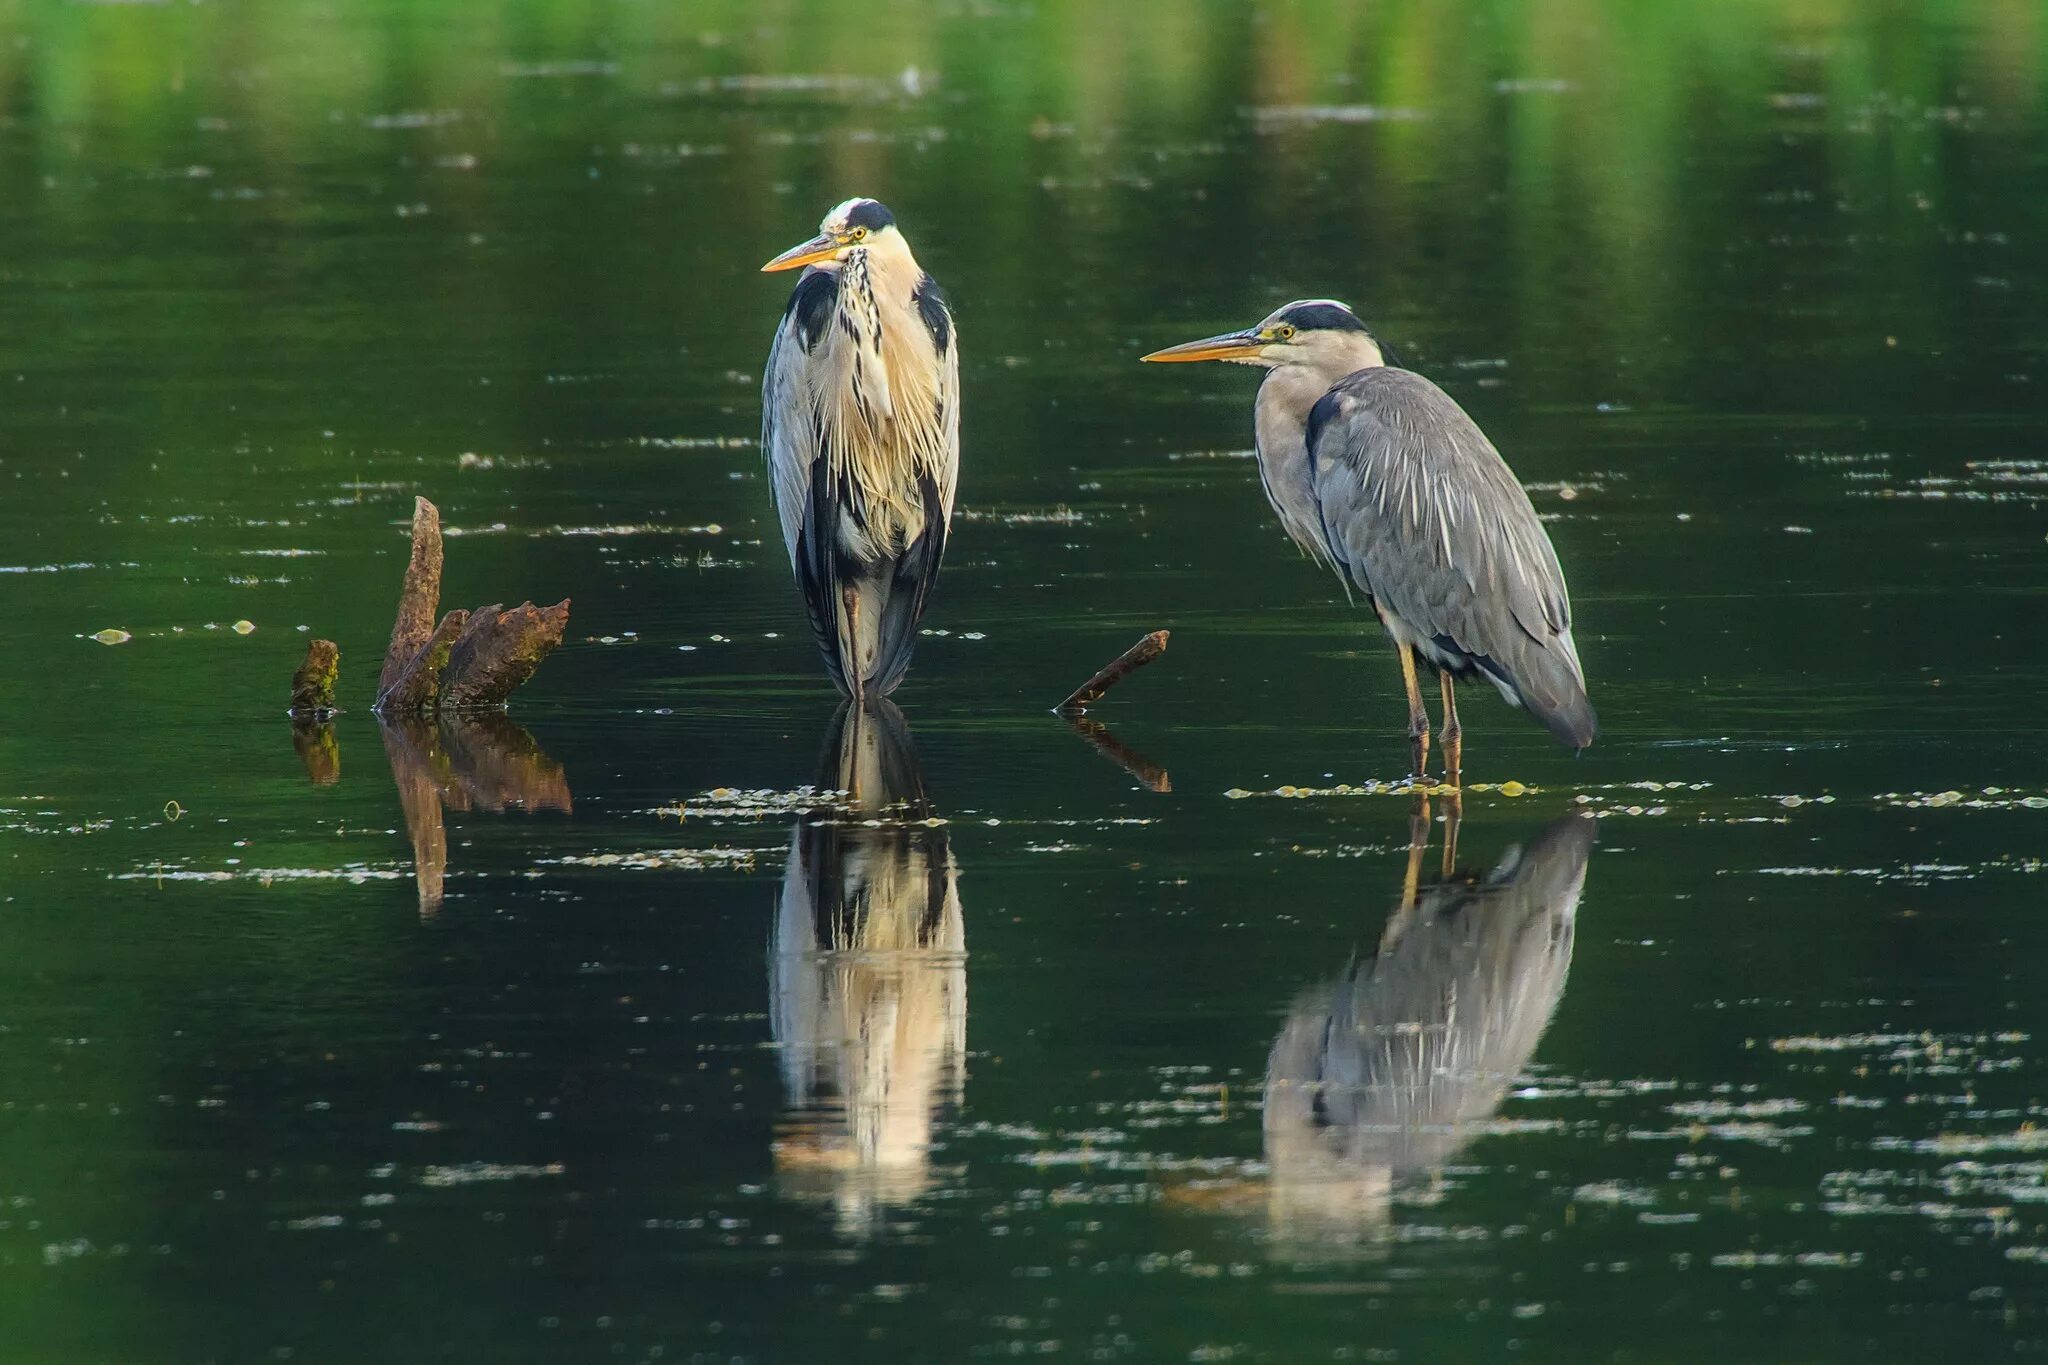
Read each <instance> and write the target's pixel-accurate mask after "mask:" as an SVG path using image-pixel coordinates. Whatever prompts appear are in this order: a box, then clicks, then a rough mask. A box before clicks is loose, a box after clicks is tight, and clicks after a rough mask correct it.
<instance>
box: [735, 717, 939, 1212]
mask: <svg viewBox="0 0 2048 1365" xmlns="http://www.w3.org/2000/svg"><path fill="white" fill-rule="evenodd" d="M818 785H819V786H820V787H821V788H824V789H828V790H834V791H839V792H843V793H844V796H843V800H842V803H841V804H836V805H823V806H820V807H819V808H817V809H814V810H812V811H810V812H808V813H807V814H805V815H804V816H803V817H802V819H800V820H799V821H798V822H797V827H796V829H795V831H794V832H793V833H792V834H791V836H790V843H789V861H788V863H787V864H786V866H785V868H784V871H783V879H782V892H781V896H780V898H779V902H778V905H777V913H776V917H775V927H774V929H773V931H772V937H771V941H770V945H769V963H770V983H771V984H770V1001H769V1017H770V1020H771V1027H772V1029H773V1031H774V1035H775V1041H776V1043H777V1044H778V1045H779V1047H780V1050H781V1052H780V1055H781V1063H782V1076H783V1086H784V1089H785V1091H786V1092H787V1094H788V1099H789V1106H790V1110H791V1113H790V1116H789V1119H788V1121H787V1122H786V1123H785V1124H784V1125H783V1127H782V1130H781V1132H780V1134H779V1135H778V1137H777V1140H776V1145H775V1163H776V1168H777V1170H778V1172H779V1178H780V1179H781V1181H782V1182H783V1183H784V1184H785V1185H786V1186H789V1187H791V1188H792V1189H793V1190H795V1191H798V1192H803V1191H815V1192H817V1193H818V1194H820V1195H821V1196H823V1197H825V1198H828V1199H830V1200H831V1201H832V1203H833V1204H834V1205H835V1206H836V1207H837V1209H838V1212H839V1217H840V1220H841V1223H842V1225H843V1226H845V1227H846V1229H847V1230H848V1231H849V1232H856V1233H866V1232H869V1231H872V1230H873V1228H874V1225H875V1223H876V1221H877V1218H878V1215H879V1213H880V1211H881V1210H882V1209H883V1208H885V1207H888V1206H890V1205H894V1204H900V1203H903V1202H905V1201H907V1200H909V1199H913V1198H915V1197H917V1196H918V1195H920V1194H922V1193H923V1192H924V1190H925V1189H926V1188H927V1187H928V1186H929V1184H930V1182H931V1171H930V1162H931V1148H932V1136H933V1127H934V1124H935V1121H936V1120H937V1118H938V1116H939V1115H940V1114H941V1113H942V1112H943V1111H944V1110H945V1109H947V1108H949V1107H951V1106H953V1105H956V1104H958V1103H959V1101H960V1098H961V1091H962V1088H963V1086H964V1084H965V1078H966V1067H967V942H966V930H965V923H964V917H963V913H962V910H961V905H960V890H959V867H958V865H957V864H956V863H955V862H954V859H953V850H952V844H951V841H950V840H949V839H948V837H947V829H946V825H945V822H944V821H943V820H940V819H938V818H936V816H935V815H934V813H933V809H932V803H931V800H930V798H929V797H928V796H927V795H926V793H925V785H924V771H923V769H922V767H921V766H920V765H919V763H918V758H917V750H916V748H915V746H914V745H913V744H912V742H911V738H910V731H909V727H908V726H907V725H906V724H905V722H904V719H903V713H902V712H900V711H898V710H897V709H896V707H895V706H894V705H893V704H892V703H890V702H889V701H887V700H886V699H883V698H879V697H876V698H870V699H869V700H868V701H867V702H865V703H855V702H845V703H842V704H841V705H840V708H839V712H838V714H837V716H835V718H834V719H833V722H832V726H831V729H830V731H829V732H828V734H827V737H826V742H825V752H824V757H823V759H822V760H821V762H820V771H819V775H818Z"/></svg>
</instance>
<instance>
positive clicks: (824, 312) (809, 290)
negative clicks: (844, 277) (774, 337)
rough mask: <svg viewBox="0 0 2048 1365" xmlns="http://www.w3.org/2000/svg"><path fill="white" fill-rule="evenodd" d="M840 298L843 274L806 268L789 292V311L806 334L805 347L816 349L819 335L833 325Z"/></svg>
mask: <svg viewBox="0 0 2048 1365" xmlns="http://www.w3.org/2000/svg"><path fill="white" fill-rule="evenodd" d="M838 300H839V276H838V274H837V273H836V272H834V271H830V270H806V271H805V272H804V273H803V278H802V279H799V280H798V281H797V282H796V288H795V289H794V290H792V291H791V292H790V295H789V312H788V314H787V315H786V316H789V317H793V318H795V319H796V325H797V330H798V331H799V332H800V333H801V334H802V336H803V342H804V349H805V350H806V351H811V350H816V349H817V345H818V338H820V337H822V336H824V335H825V328H826V327H828V326H830V325H831V322H832V310H833V308H834V306H835V305H836V304H837V303H838Z"/></svg>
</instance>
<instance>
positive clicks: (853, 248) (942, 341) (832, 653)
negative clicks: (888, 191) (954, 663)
mask: <svg viewBox="0 0 2048 1365" xmlns="http://www.w3.org/2000/svg"><path fill="white" fill-rule="evenodd" d="M761 269H762V270H764V271H776V270H796V269H802V270H803V272H804V273H803V275H802V276H801V277H800V278H799V279H798V280H797V282H796V288H795V289H794V290H792V291H791V293H790V296H789V305H788V307H786V308H785V309H784V310H783V313H782V322H781V324H780V325H779V326H778V327H777V328H776V331H775V342H774V344H773V345H772V346H771V347H770V348H769V351H768V369H767V373H766V374H765V376H764V377H763V379H762V382H761V453H762V455H763V457H764V458H765V459H766V461H767V465H768V475H769V481H770V485H771V487H772V488H773V490H774V496H775V507H776V511H777V513H778V514H779V515H780V517H781V521H782V543H783V546H784V548H786V549H787V550H788V551H789V563H790V568H791V569H792V570H793V571H794V572H795V574H796V581H797V586H798V588H799V589H800V590H801V591H802V593H803V597H804V605H805V608H806V609H807V610H808V612H809V614H810V621H811V630H812V633H813V634H814V635H816V637H817V640H818V648H819V651H820V652H821V653H822V654H823V655H824V656H825V670H826V672H827V673H829V674H830V675H831V677H832V681H833V683H834V684H836V685H837V686H838V688H839V691H840V692H841V694H843V695H845V696H848V697H852V698H855V699H859V698H861V697H864V696H877V697H880V696H887V695H888V694H889V693H890V692H892V691H894V690H895V688H896V685H897V684H898V683H900V682H901V681H903V675H904V673H905V672H906V671H907V670H908V669H909V668H910V655H911V650H912V647H913V646H914V645H915V644H916V641H917V626H918V622H919V621H920V620H921V619H922V618H923V616H924V609H925V601H926V599H927V598H928V597H929V595H930V593H931V589H932V584H933V582H934V581H936V579H937V578H938V574H939V561H940V559H941V558H942V557H943V556H944V554H945V551H946V538H947V534H948V532H949V530H950V528H951V526H952V521H953V490H954V487H955V485H956V484H957V483H958V480H959V473H960V353H959V339H958V337H957V336H956V334H955V332H954V328H953V315H952V312H951V311H950V310H949V309H948V308H947V306H946V299H945V295H944V294H943V293H942V292H941V291H940V289H939V286H938V284H937V283H936V282H935V281H934V280H933V279H932V277H931V276H930V275H927V274H926V273H925V272H924V269H923V267H921V266H919V265H918V263H917V258H916V257H915V256H914V255H912V254H911V251H910V243H909V242H908V241H907V240H905V238H904V236H903V233H902V231H901V230H900V229H898V227H897V226H896V219H895V215H893V214H891V213H890V212H889V210H888V209H887V208H885V207H884V206H883V205H881V204H880V203H878V202H876V201H875V200H873V199H849V200H847V201H846V202H845V203H843V204H840V205H839V206H838V207H836V208H834V209H833V210H832V211H831V212H830V213H828V214H826V215H825V219H824V221H823V222H822V223H821V224H819V228H818V235H817V236H815V237H813V238H811V239H810V240H809V241H807V242H804V243H801V244H800V245H797V246H794V247H791V248H790V249H789V250H787V251H785V252H783V253H782V254H781V255H779V256H777V257H775V258H774V259H773V260H771V261H769V262H768V263H767V264H766V265H764V266H762V267H761Z"/></svg>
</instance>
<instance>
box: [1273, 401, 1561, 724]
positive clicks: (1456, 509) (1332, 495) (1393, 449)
mask: <svg viewBox="0 0 2048 1365" xmlns="http://www.w3.org/2000/svg"><path fill="white" fill-rule="evenodd" d="M1308 441H1309V460H1310V470H1311V474H1312V477H1313V478H1314V480H1315V486H1316V498H1317V502H1318V504H1319V506H1320V509H1321V511H1322V516H1323V522H1324V527H1325V530H1326V532H1327V534H1328V538H1329V544H1330V545H1331V547H1332V549H1333V550H1334V551H1335V552H1336V554H1337V556H1338V558H1339V559H1340V561H1341V562H1342V567H1343V568H1344V569H1345V570H1346V571H1347V572H1348V573H1349V574H1350V576H1351V578H1352V580H1353V581H1354V582H1355V583H1357V584H1358V586H1359V587H1361V588H1363V589H1364V590H1365V591H1366V592H1368V593H1370V594H1371V595H1372V597H1373V599H1374V600H1375V601H1376V602H1377V603H1378V604H1379V605H1380V606H1381V607H1382V608H1383V609H1384V610H1386V611H1388V612H1389V613H1391V614H1392V615H1395V616H1398V617H1399V618H1401V619H1402V620H1403V621H1404V622H1406V623H1407V624H1408V626H1409V627H1410V628H1412V629H1414V630H1416V631H1418V632H1420V633H1421V634H1422V635H1423V636H1424V637H1426V638H1430V639H1434V640H1438V641H1440V642H1442V643H1447V644H1450V645H1452V646H1454V647H1455V648H1456V649H1457V650H1458V651H1460V652H1462V653H1465V654H1469V655H1474V656H1486V657H1487V658H1489V659H1491V660H1494V661H1497V662H1499V663H1500V664H1502V665H1503V666H1507V665H1510V664H1511V661H1512V660H1513V659H1515V658H1517V657H1522V656H1525V655H1526V654H1527V651H1528V650H1530V649H1531V648H1534V649H1536V650H1538V651H1541V652H1543V653H1545V654H1549V655H1552V656H1553V657H1555V658H1557V659H1558V660H1559V662H1568V664H1569V671H1570V673H1571V675H1572V676H1573V677H1574V678H1575V679H1577V680H1578V683H1579V685H1580V686H1581V687H1583V686H1584V675H1583V672H1582V671H1581V669H1580V667H1579V660H1578V652H1577V650H1576V648H1575V647H1574V645H1573V643H1572V638H1571V602H1570V599H1569V598H1568V597H1567V595H1566V591H1565V582H1564V571H1563V570H1562V569H1561V568H1560V567H1559V566H1558V562H1557V552H1556V551H1555V550H1553V549H1552V548H1551V544H1550V537H1549V536H1548V535H1547V534H1546V533H1545V532H1544V530H1543V523H1542V522H1541V521H1539V520H1538V519H1537V517H1536V509H1535V508H1534V507H1532V506H1531V505H1530V503H1529V495H1528V494H1527V493H1525V492H1523V491H1522V486H1521V484H1520V483H1518V482H1516V480H1515V475H1514V471H1512V470H1510V469H1509V468H1508V466H1507V462H1506V461H1505V460H1503V459H1502V458H1501V457H1500V452H1499V451H1497V450H1495V449H1494V447H1493V443H1492V442H1491V441H1489V440H1487V439H1486V434H1485V433H1484V432H1482V431H1481V430H1480V429H1479V426H1478V424H1477V423H1475V422H1474V421H1473V420H1472V419H1471V418H1470V417H1469V416H1467V415H1466V413H1465V410H1464V409H1463V408H1461V407H1459V406H1458V404H1457V403H1456V402H1455V401H1454V400H1453V399H1452V398H1451V396H1450V395H1449V394H1447V393H1445V392H1444V391H1443V390H1442V389H1440V388H1438V387H1437V386H1436V385H1435V384H1432V383H1431V382H1430V381H1429V380H1427V379H1425V378H1423V377H1422V376H1421V375H1418V374H1415V373H1413V372H1411V371H1408V370H1397V369H1391V368H1378V369H1370V370H1360V371H1359V372H1358V373H1357V374H1354V375H1351V376H1350V377H1349V378H1347V379H1345V380H1343V381H1341V382H1340V383H1338V384H1337V385H1336V386H1335V387H1333V388H1332V389H1331V390H1330V391H1329V392H1328V393H1327V394H1325V395H1324V396H1323V397H1322V399H1321V400H1320V401H1318V402H1317V403H1316V405H1315V407H1314V409H1313V410H1312V411H1311V412H1310V414H1309V431H1308Z"/></svg>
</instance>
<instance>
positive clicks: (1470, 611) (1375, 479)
mask: <svg viewBox="0 0 2048 1365" xmlns="http://www.w3.org/2000/svg"><path fill="white" fill-rule="evenodd" d="M1144 358H1145V359H1146V360H1149V361H1190V360H1225V361H1233V362H1236V363H1238V364H1244V365H1257V366H1260V367H1262V368H1264V369H1265V371H1266V377H1265V380H1264V381H1263V382H1262V383H1261V384H1260V385H1259V397H1258V403H1257V407H1256V410H1255V416H1254V424H1255V431H1256V434H1257V445H1258V458H1259V476H1260V479H1261V481H1262V482H1263V483H1264V485H1265V489H1266V498H1267V500H1268V501H1270V502H1271V503H1272V504H1273V510H1274V512H1276V513H1277V514H1278V515H1279V517H1280V525H1281V527H1282V528H1283V529H1284V530H1285V531H1286V532H1287V534H1288V536H1289V537H1291V538H1292V539H1293V540H1294V542H1295V543H1296V544H1297V545H1299V546H1300V547H1301V548H1302V549H1303V550H1304V551H1306V552H1307V553H1308V555H1309V556H1310V557H1311V558H1312V559H1315V560H1318V561H1320V562H1322V563H1323V564H1326V565H1327V566H1329V567H1330V568H1331V569H1333V570H1335V571H1336V572H1337V574H1338V575H1339V576H1340V577H1341V578H1342V579H1343V580H1344V582H1345V585H1346V588H1347V591H1348V590H1350V589H1356V590H1357V591H1359V592H1362V593H1364V594H1365V597H1366V600H1367V602H1368V603H1369V604H1370V605H1371V606H1372V608H1373V610H1374V611H1375V612H1377V613H1378V615H1379V618H1380V622H1381V623H1382V624H1383V625H1384V626H1385V627H1386V631H1387V633H1388V634H1389V635H1390V636H1392V637H1393V641H1394V648H1395V650H1396V652H1397V653H1398V654H1399V656H1400V662H1401V680H1402V683H1403V685H1404V686H1405V687H1406V689H1407V692H1408V734H1409V739H1410V741H1411V743H1412V748H1413V757H1414V764H1415V775H1416V776H1417V777H1418V778H1421V777H1422V776H1423V774H1424V771H1425V769H1426V768H1427V766H1428V760H1429V713H1428V711H1427V709H1426V708H1425V707H1424V705H1423V700H1422V691H1421V688H1420V685H1419V683H1418V681H1417V674H1418V672H1419V671H1421V670H1422V669H1425V668H1430V669H1434V670H1436V672H1437V675H1438V679H1439V681H1440V683H1441V685H1442V695H1443V725H1442V730H1441V736H1442V740H1443V750H1444V766H1445V777H1446V780H1447V781H1448V782H1449V783H1450V784H1451V785H1453V786H1456V785H1457V784H1458V782H1459V780H1460V777H1461V772H1460V768H1461V766H1462V762H1463V731H1462V729H1461V727H1460V726H1459V724H1458V709H1457V702H1456V697H1455V695H1454V692H1453V689H1452V684H1453V682H1454V681H1456V680H1460V679H1468V678H1474V677H1478V678H1484V679H1485V680H1486V681H1488V682H1490V683H1492V684H1493V685H1494V687H1495V688H1496V689H1498V690H1499V692H1500V694H1501V695H1502V696H1503V697H1505V698H1506V699H1507V700H1508V701H1509V702H1510V703H1512V704H1514V705H1518V706H1526V707H1527V708H1528V709H1529V711H1530V713H1531V714H1532V715H1534V716H1535V717H1536V719H1538V720H1539V721H1541V722H1542V723H1543V724H1544V725H1545V726H1546V727H1547V728H1548V729H1549V730H1550V732H1551V733H1552V734H1553V735H1555V736H1556V737H1557V738H1558V739H1560V740H1562V741H1563V742H1564V743H1566V744H1568V745H1570V746H1571V747H1572V748H1574V749H1583V748H1585V747H1586V746H1587V745H1589V744H1591V743H1592V742H1593V738H1594V736H1595V735H1596V734H1597V733H1598V722H1597V720H1596V719H1595V717H1594V714H1593V707H1592V704H1591V702H1589V701H1588V700H1587V698H1586V675H1585V671H1584V669H1583V668H1582V667H1581V666H1580V664H1579V651H1578V647H1577V646H1576V645H1575V644H1574V643H1573V642H1572V608H1571V601H1570V599H1569V598H1568V597H1567V595H1566V592H1565V583H1564V571H1563V570H1562V569H1561V568H1560V567H1559V565H1558V562H1557V551H1556V550H1555V549H1553V548H1552V547H1551V544H1550V537H1549V535H1547V534H1546V533H1545V532H1544V529H1543V523H1542V522H1541V521H1539V520H1538V519H1537V516H1536V510H1535V508H1534V507H1532V506H1531V505H1530V503H1529V495H1528V494H1527V493H1525V492H1524V491H1523V490H1522V485H1521V484H1520V483H1519V482H1517V481H1516V479H1515V475H1514V471H1513V470H1511V469H1509V468H1508V465H1507V461H1505V460H1503V459H1502V458H1501V455H1500V452H1499V451H1498V450H1496V449H1494V446H1493V442H1491V441H1489V440H1488V439H1487V438H1486V433H1485V432H1483V431H1481V430H1480V429H1479V425H1478V424H1477V423H1476V422H1474V421H1473V420H1472V419H1471V417H1469V416H1468V415H1466V412H1465V410H1464V409H1463V408H1461V407H1459V406H1458V404H1457V402H1456V401H1455V400H1454V399H1452V397H1451V396H1450V395H1449V394H1447V393H1445V392H1444V391H1443V390H1442V389H1440V388H1438V387H1437V386H1436V385H1435V384H1433V383H1431V382H1430V381H1429V380H1427V379H1425V378H1424V377H1423V376H1421V375H1419V374H1416V373H1414V372H1412V371H1410V370H1404V369H1398V368H1396V367H1395V366H1394V365H1393V363H1392V362H1390V361H1389V360H1388V358H1387V353H1386V351H1385V350H1384V349H1383V348H1382V347H1381V346H1380V344H1379V342H1378V341H1376V340H1375V339H1374V338H1373V336H1372V334H1371V333H1370V332H1368V331H1367V330H1366V327H1365V324H1364V323H1362V322H1360V321H1359V320H1358V317H1357V315H1356V314H1354V313H1353V312H1352V311H1351V309H1350V308H1348V307H1346V306H1345V305H1344V304H1341V303H1338V302H1336V301H1334V300H1331V299H1303V300H1299V301H1297V302H1294V303H1290V304H1288V305H1287V306H1286V307H1284V308H1281V309H1279V310H1278V311H1276V312H1274V313H1273V314H1272V315H1271V316H1269V317H1268V318H1266V319H1265V320H1264V321H1263V322H1261V323H1259V324H1258V325H1257V326H1256V327H1252V328H1248V329H1246V330H1244V331H1241V332H1229V333H1225V334H1223V335H1221V336H1213V337H1205V338H1203V339H1202V340H1200V341H1190V342H1187V343H1185V344H1183V345H1180V346H1172V347H1169V348H1167V349H1166V350H1163V351H1154V352H1153V353H1152V354H1151V355H1148V356H1146V357H1144Z"/></svg>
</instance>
